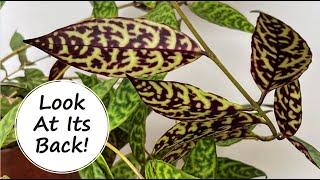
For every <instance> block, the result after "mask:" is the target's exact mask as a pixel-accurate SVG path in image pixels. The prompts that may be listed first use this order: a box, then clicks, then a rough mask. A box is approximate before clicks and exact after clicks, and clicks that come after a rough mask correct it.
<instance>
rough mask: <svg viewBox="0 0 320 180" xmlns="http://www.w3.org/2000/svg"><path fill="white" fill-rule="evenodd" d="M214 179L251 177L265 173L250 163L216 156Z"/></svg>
mask: <svg viewBox="0 0 320 180" xmlns="http://www.w3.org/2000/svg"><path fill="white" fill-rule="evenodd" d="M217 164H218V166H217V173H216V179H251V178H257V177H262V176H265V177H267V175H266V174H265V173H264V172H263V171H261V170H260V169H257V168H255V167H253V166H251V165H248V164H245V163H243V162H240V161H236V160H233V159H229V158H225V157H218V159H217Z"/></svg>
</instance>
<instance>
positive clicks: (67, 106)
mask: <svg viewBox="0 0 320 180" xmlns="http://www.w3.org/2000/svg"><path fill="white" fill-rule="evenodd" d="M71 106H72V100H71V99H66V100H65V101H64V102H63V108H64V109H65V110H68V109H70V108H71Z"/></svg>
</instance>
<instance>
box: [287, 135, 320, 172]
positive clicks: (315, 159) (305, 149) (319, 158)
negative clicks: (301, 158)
mask: <svg viewBox="0 0 320 180" xmlns="http://www.w3.org/2000/svg"><path fill="white" fill-rule="evenodd" d="M288 140H289V141H290V142H291V143H292V144H293V145H294V146H295V147H296V148H297V149H298V150H299V151H301V152H302V153H303V154H304V155H305V156H306V157H307V158H308V159H309V161H311V162H312V163H313V164H314V165H315V166H317V167H318V168H319V169H320V152H319V151H318V150H317V149H316V148H314V147H313V146H311V145H310V144H308V143H306V142H305V141H303V140H301V139H299V138H297V137H295V136H292V137H290V138H288Z"/></svg>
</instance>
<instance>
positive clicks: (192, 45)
mask: <svg viewBox="0 0 320 180" xmlns="http://www.w3.org/2000/svg"><path fill="white" fill-rule="evenodd" d="M91 4H92V6H93V11H92V17H90V18H87V19H85V20H83V21H81V22H78V23H75V24H72V25H69V26H66V27H62V28H60V29H58V30H55V31H53V32H51V33H49V34H46V35H44V36H41V37H37V38H33V39H27V40H23V42H24V43H26V44H29V45H25V44H23V42H22V39H23V37H22V36H21V35H20V34H19V33H16V34H15V36H14V37H13V38H14V39H13V40H12V41H16V42H18V43H19V44H18V45H14V46H11V47H12V49H13V53H12V54H11V55H8V56H6V57H4V58H2V59H1V63H3V62H4V61H6V60H7V59H9V58H10V57H11V56H12V55H14V54H18V55H19V60H20V62H21V66H20V69H19V70H24V71H25V75H24V76H22V77H17V78H14V79H10V74H7V75H6V78H5V79H4V80H2V82H1V83H2V86H1V90H2V92H1V105H2V107H3V106H5V108H3V109H4V110H1V118H2V120H1V121H0V129H1V132H0V134H1V141H0V142H1V147H2V148H5V147H6V146H8V145H10V144H12V143H14V142H15V137H14V134H12V132H14V116H15V113H16V110H17V106H18V104H19V103H20V102H21V100H22V98H23V97H24V96H25V95H26V94H27V93H28V92H29V91H31V90H32V89H33V88H35V87H36V86H37V85H39V84H41V83H43V82H46V81H48V80H55V79H75V78H80V79H81V81H82V83H83V84H85V85H86V86H88V87H89V88H91V89H92V90H93V91H95V92H96V93H97V94H98V95H99V96H100V97H101V99H102V100H103V102H104V104H105V106H106V107H107V111H108V115H109V122H110V128H111V130H110V137H109V140H108V142H107V143H106V146H107V148H105V150H104V151H103V153H102V155H101V156H99V158H98V159H97V160H96V161H95V162H94V163H93V164H91V165H90V166H88V167H87V168H85V169H83V170H81V171H79V175H80V177H81V178H137V177H138V178H215V179H219V178H254V177H260V176H266V174H265V173H264V172H263V171H261V170H259V169H257V168H255V167H253V166H250V165H248V164H245V163H243V162H240V161H237V160H233V159H229V158H226V157H218V156H217V153H216V146H231V145H232V144H235V143H237V142H239V141H241V140H242V139H250V140H256V141H266V142H267V141H273V140H283V141H289V142H291V143H292V145H293V146H292V147H295V148H296V149H297V150H298V151H300V152H301V153H303V154H304V155H305V156H306V157H307V158H308V160H309V161H311V162H312V163H313V164H314V165H315V166H317V167H318V168H320V153H319V151H317V150H316V149H315V148H314V147H313V146H311V145H310V144H308V143H307V142H305V141H303V140H301V139H299V138H298V137H296V136H295V134H296V132H297V131H298V129H299V127H300V125H301V123H302V102H301V88H300V84H299V78H300V76H301V75H302V74H303V73H304V72H305V71H306V70H307V69H308V66H309V65H310V63H311V61H312V53H311V50H310V48H309V46H308V44H307V42H306V41H305V40H304V39H303V38H302V37H301V36H300V35H299V34H298V33H297V32H296V31H295V30H294V29H293V28H292V27H290V26H289V25H287V24H286V23H284V22H282V21H281V20H279V19H277V18H275V17H273V16H271V15H269V14H267V13H265V12H260V11H252V12H253V13H258V14H259V16H258V18H257V21H256V25H255V26H253V25H252V24H251V23H250V22H249V21H248V20H247V18H246V17H245V16H244V15H242V14H241V13H240V12H238V11H237V10H236V9H234V8H232V7H230V6H229V5H227V4H226V3H223V2H216V1H212V2H211V1H195V2H184V1H179V2H174V1H173V2H160V1H157V2H156V1H134V2H132V3H129V4H126V5H124V6H117V5H116V3H115V2H113V1H92V2H91ZM128 6H133V7H135V8H139V9H141V10H142V11H145V12H146V13H145V15H144V16H142V17H138V18H128V17H118V11H119V10H120V9H122V8H125V7H128ZM181 6H187V7H188V8H189V9H190V10H191V11H192V12H193V13H195V14H196V15H198V16H199V17H200V18H202V19H205V20H206V21H208V22H210V23H214V24H217V25H219V26H221V27H222V28H231V29H234V30H240V31H244V32H247V33H252V39H251V67H250V71H251V75H252V77H253V80H254V82H255V83H256V85H257V86H258V88H259V89H260V91H261V95H260V98H259V99H258V100H254V99H253V98H252V97H251V96H250V95H249V94H248V93H247V91H246V90H245V89H244V88H243V87H242V85H240V83H239V82H238V81H237V80H236V79H235V77H234V76H233V75H232V74H231V73H230V72H229V71H228V69H227V68H226V67H225V66H224V65H223V63H222V61H220V59H219V58H218V57H217V56H216V54H215V53H214V52H213V51H212V50H211V49H210V47H209V46H208V45H207V44H206V42H205V41H204V39H203V38H202V37H201V36H200V35H199V34H198V30H197V29H196V28H195V27H194V26H193V25H192V23H191V22H190V21H189V19H188V17H187V16H186V15H185V14H184V12H183V11H182V10H181V9H180V7H181ZM176 12H177V13H178V15H179V18H181V19H179V18H177V17H178V16H177V15H176ZM181 23H185V25H186V26H187V27H188V28H189V30H190V31H191V32H192V33H193V35H194V37H195V39H193V38H191V37H189V36H188V35H186V34H185V33H183V32H182V31H181V30H180V25H181ZM12 44H14V43H12ZM15 44H17V43H15ZM31 46H34V47H37V48H38V49H40V50H42V51H44V52H46V53H47V54H48V55H49V56H52V57H54V58H55V59H56V62H55V64H54V65H53V66H52V68H51V70H50V74H49V76H48V77H46V76H44V74H43V73H42V72H41V71H39V70H37V69H34V68H27V69H25V68H26V67H28V66H30V65H33V64H34V62H30V61H29V60H28V59H27V57H26V53H25V51H26V49H27V48H29V47H31ZM202 56H206V57H207V58H209V59H211V60H212V61H213V62H214V63H215V64H216V65H217V66H218V67H219V68H220V69H221V71H222V72H224V74H225V75H226V76H227V77H228V79H229V80H230V81H231V82H232V83H233V84H234V86H235V87H236V88H237V89H238V90H239V91H240V92H241V94H242V95H243V96H244V97H245V98H246V100H247V101H248V103H249V104H247V105H243V104H239V103H236V102H231V101H229V100H227V99H226V98H224V97H221V96H219V95H217V94H214V93H212V92H205V91H203V90H201V89H200V88H198V87H196V86H194V85H191V84H186V83H180V82H174V81H166V80H164V79H165V76H166V74H167V73H169V72H170V71H173V70H175V69H177V68H179V67H181V66H184V65H187V64H190V66H192V65H191V64H192V62H194V61H196V60H197V59H199V58H200V57H202ZM47 57H48V56H46V57H45V58H47ZM40 60H42V59H40ZM36 62H37V61H36ZM70 66H72V67H75V68H78V69H81V70H84V71H87V72H90V73H92V75H90V76H89V75H85V74H82V73H80V72H77V75H78V76H77V77H66V76H64V74H65V72H66V71H67V70H68V68H69V67H70ZM1 67H2V68H3V70H4V71H6V70H5V67H3V66H1ZM97 74H99V75H102V76H106V77H110V78H109V79H101V78H98V77H97V76H96V75H97ZM115 84H118V85H117V86H115ZM271 91H274V104H272V105H269V108H272V109H273V111H274V114H275V118H276V121H277V126H278V129H279V131H278V130H277V129H276V127H275V125H274V124H273V123H272V122H271V120H270V118H269V116H268V115H267V112H269V111H263V110H262V108H261V106H262V105H264V104H263V102H264V99H265V97H266V95H267V94H268V93H270V92H271ZM14 92H15V94H12V93H14ZM5 103H6V104H5ZM152 111H154V112H155V113H158V114H161V115H162V116H165V117H167V118H169V119H172V120H175V121H176V124H175V125H174V126H173V127H171V128H170V129H169V130H168V131H167V132H166V133H164V134H163V135H162V136H161V137H160V138H159V139H158V140H157V142H156V143H155V145H154V149H153V151H152V152H151V153H149V152H147V151H146V149H145V143H146V119H147V117H148V115H149V114H150V113H151V112H152ZM257 125H261V126H266V127H268V128H269V129H270V131H271V135H270V136H262V135H259V134H256V133H255V132H254V129H255V127H256V126H257ZM126 144H129V145H130V147H131V151H132V152H131V153H130V154H128V155H126V156H125V155H123V154H122V153H121V152H120V151H119V150H118V149H121V148H122V147H124V146H125V145H126ZM292 147H289V148H292ZM116 155H119V156H120V158H121V160H119V161H118V162H114V161H115V157H116ZM179 160H180V161H181V162H183V166H182V168H178V167H179V166H177V162H178V161H179Z"/></svg>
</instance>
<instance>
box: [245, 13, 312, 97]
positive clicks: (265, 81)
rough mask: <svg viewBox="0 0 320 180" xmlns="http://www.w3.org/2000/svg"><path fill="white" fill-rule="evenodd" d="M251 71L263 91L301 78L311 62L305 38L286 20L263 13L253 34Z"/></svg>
mask: <svg viewBox="0 0 320 180" xmlns="http://www.w3.org/2000/svg"><path fill="white" fill-rule="evenodd" d="M251 46H252V53H251V74H252V76H253V79H254V80H255V82H256V84H257V85H258V86H259V88H260V90H261V91H262V92H263V93H266V92H269V91H271V90H273V89H276V88H278V87H281V86H283V85H286V84H288V83H290V82H292V81H294V80H296V79H298V78H299V77H300V76H301V75H302V73H303V72H304V71H305V70H307V68H308V66H309V64H310V63H311V58H312V54H311V51H310V48H309V46H308V44H307V43H306V42H305V40H304V39H302V37H301V36H300V35H299V34H298V33H297V32H296V31H294V30H293V29H292V28H291V27H290V26H288V25H287V24H285V23H284V22H282V21H280V20H278V19H276V18H274V17H272V16H270V15H267V14H264V13H260V15H259V17H258V20H257V25H256V28H255V31H254V33H253V35H252V41H251Z"/></svg>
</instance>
